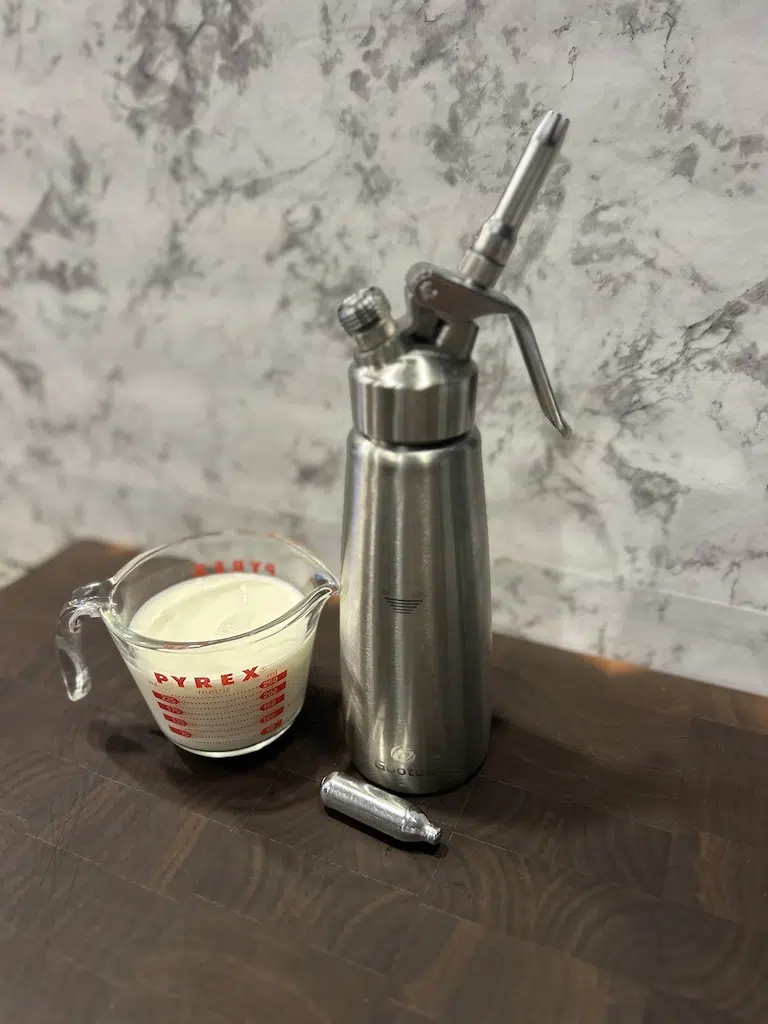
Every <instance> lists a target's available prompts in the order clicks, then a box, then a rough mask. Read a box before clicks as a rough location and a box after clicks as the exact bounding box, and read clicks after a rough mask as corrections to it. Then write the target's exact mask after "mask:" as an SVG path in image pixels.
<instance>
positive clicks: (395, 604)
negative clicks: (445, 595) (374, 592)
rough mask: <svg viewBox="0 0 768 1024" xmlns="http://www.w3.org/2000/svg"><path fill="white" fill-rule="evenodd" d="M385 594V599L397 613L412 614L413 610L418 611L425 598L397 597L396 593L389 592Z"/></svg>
mask: <svg viewBox="0 0 768 1024" xmlns="http://www.w3.org/2000/svg"><path fill="white" fill-rule="evenodd" d="M383 596H384V600H385V601H386V602H387V604H388V605H389V607H390V608H391V609H392V611H393V612H394V613H395V614H396V615H410V614H411V612H415V611H416V609H417V608H418V607H419V605H420V604H421V602H422V601H423V600H424V598H423V597H395V595H394V594H387V593H385V594H384V595H383Z"/></svg>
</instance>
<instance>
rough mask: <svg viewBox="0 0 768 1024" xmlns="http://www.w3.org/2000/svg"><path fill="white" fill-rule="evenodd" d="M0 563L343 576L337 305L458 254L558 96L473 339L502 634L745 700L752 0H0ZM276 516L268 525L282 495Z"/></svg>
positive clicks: (766, 393)
mask: <svg viewBox="0 0 768 1024" xmlns="http://www.w3.org/2000/svg"><path fill="white" fill-rule="evenodd" d="M0 15H1V17H0V246H2V251H3V258H2V262H0V397H1V398H2V401H1V402H0V432H1V433H2V438H3V444H2V449H1V450H0V481H2V488H1V489H0V560H1V561H4V562H5V563H6V564H8V565H9V566H11V567H15V566H23V565H25V564H29V563H32V562H34V561H36V560H39V559H40V558H41V557H44V556H46V555H47V554H49V553H50V552H51V551H52V550H53V549H55V548H56V547H57V546H58V545H60V544H61V543H62V542H63V541H65V540H66V539H67V538H69V537H71V536H74V535H83V534H90V535H100V536H105V537H108V538H113V539H116V540H128V541H138V542H150V541H155V540H160V539H165V538H168V539H170V538H172V537H174V536H176V535H178V534H179V533H183V532H189V530H190V529H197V528H198V527H206V528H212V527H215V526H217V525H219V524H221V525H226V524H229V523H232V524H238V523H249V524H251V525H254V524H259V523H263V524H265V525H270V526H273V525H277V524H280V525H282V526H283V527H284V529H285V530H286V531H288V532H293V533H294V534H296V535H298V536H301V537H302V538H303V539H305V540H306V541H307V542H309V543H311V544H313V545H314V546H316V547H317V548H318V549H319V550H320V551H321V553H323V554H324V555H325V557H327V558H330V559H331V561H333V560H335V559H337V547H338V517H339V508H340V491H341V485H342V475H343V444H344V436H345V434H346V431H347V429H348V423H349V419H348V409H347V395H346V362H347V358H348V352H347V346H346V342H345V340H344V338H343V336H342V335H341V333H340V331H339V330H338V329H337V327H336V326H335V322H334V311H335V307H336V305H337V303H338V301H339V300H340V299H341V298H343V297H344V296H345V295H346V294H347V293H348V292H349V291H351V290H353V289H354V288H356V287H358V286H360V285H362V284H365V283H368V282H376V283H378V284H380V285H382V286H383V287H384V288H385V289H386V290H387V291H389V292H390V293H391V294H392V296H393V298H395V297H397V296H398V295H399V294H400V292H401V288H402V278H403V274H404V272H405V270H406V269H407V267H408V266H409V265H410V264H411V263H412V262H414V261H415V260H417V259H434V260H435V261H436V262H441V263H443V264H445V265H448V266H452V265H453V264H455V263H456V261H457V259H458V258H459V255H460V252H461V249H462V244H463V243H465V242H466V240H467V238H468V236H469V235H470V234H471V233H472V231H473V229H475V228H476V227H477V225H478V224H479V223H480V222H481V221H482V220H483V219H484V217H485V216H486V215H487V213H488V212H489V210H490V208H491V206H492V205H493V203H494V201H495V198H496V196H497V194H498V193H499V192H500V190H501V188H502V187H503V185H504V183H505V180H506V177H507V175H508V174H509V172H510V170H511V168H512V166H513V165H514V162H515V159H516V156H517V154H518V153H519V151H520V148H521V145H522V142H523V140H524V139H525V137H526V136H527V134H528V132H529V131H530V128H531V126H532V125H533V124H534V123H535V122H536V120H537V118H538V117H539V116H540V114H541V112H542V111H543V110H545V109H546V108H548V107H554V108H556V109H559V110H561V111H562V112H563V113H565V114H567V115H568V116H570V117H571V119H572V128H571V132H570V134H569V137H568V140H567V142H566V147H565V150H564V152H563V155H562V157H561V158H560V160H559V163H558V165H557V166H556V167H555V169H554V171H553V173H552V175H551V178H550V180H549V183H548V185H547V187H546V190H545V192H544V195H543V197H542V200H541V201H540V202H539V203H538V205H537V206H536V208H535V209H534V211H533V212H532V213H531V215H530V217H529V220H528V222H527V224H526V227H525V231H524V234H523V236H522V237H521V244H520V246H519V250H518V252H517V253H516V254H515V256H514V257H513V259H512V261H511V263H510V268H509V271H508V273H507V274H506V277H505V278H504V279H503V283H504V287H505V288H506V289H507V291H508V292H509V293H510V294H512V295H513V296H514V297H515V298H516V300H517V301H519V302H520V303H521V304H522V305H523V306H524V307H525V308H526V310H527V311H528V313H529V315H530V316H531V319H532V320H533V322H534V324H535V325H536V327H537V329H538V333H539V337H540V343H541V346H542V349H543V350H544V352H545V356H546V358H547V361H548V362H549V364H550V368H551V372H552V376H553V379H554V381H555V384H556V387H557V390H558V392H559V394H560V395H561V396H562V401H563V405H564V408H565V409H566V410H567V414H568V418H569V420H570V421H572V423H573V425H574V428H575V434H576V436H575V438H574V440H572V441H570V442H564V441H561V440H560V439H559V438H558V436H557V435H556V434H554V432H553V431H552V429H551V427H550V426H549V425H548V424H547V422H546V421H545V420H544V419H543V418H542V417H541V415H540V414H539V412H538V410H537V408H536V405H535V400H534V399H533V396H532V395H531V393H530V388H529V385H528V384H527V382H526V379H525V375H524V373H523V372H521V365H520V359H519V356H518V355H517V353H516V352H515V351H514V349H513V348H512V346H511V345H510V341H509V338H508V336H507V334H506V333H505V331H504V329H503V327H499V326H497V327H490V328H488V329H487V330H486V331H485V334H484V340H482V341H481V343H480V345H479V347H478V359H479V361H480V362H481V364H482V370H483V373H484V383H483V387H482V393H481V401H480V424H481V428H482V430H483V435H484V440H485V449H486V467H487V482H488V492H489V493H488V497H489V508H490V520H491V534H492V541H493V552H494V587H495V605H496V611H497V623H498V625H499V627H500V628H505V629H511V630H514V631H518V632H521V633H522V634H524V635H528V636H531V637H533V638H536V639H541V640H545V641H549V642H554V643H560V644H563V645H565V646H569V647H572V648H574V649H577V650H581V651H584V652H593V653H603V654H606V655H611V656H617V657H626V658H630V659H633V660H637V661H640V662H642V663H644V664H650V665H654V666H655V667H658V668H665V669H670V670H672V671H685V672H690V673H692V674H695V675H698V676H701V677H703V678H707V679H712V680H714V681H717V682H721V683H724V684H726V685H734V686H744V687H747V688H749V689H753V690H763V691H765V692H768V676H766V674H765V673H764V672H762V670H761V666H762V665H765V664H768V630H767V629H766V625H768V619H767V618H766V614H765V613H766V612H768V571H767V570H768V542H767V541H766V540H765V539H764V537H765V523H766V513H767V512H768V490H767V484H768V481H766V479H765V473H764V466H765V457H766V450H767V448H768V416H766V402H767V401H768V340H766V332H767V330H768V231H766V230H765V227H766V217H767V215H768V175H767V173H766V171H767V168H768V113H767V112H766V106H765V102H764V99H763V94H764V88H763V86H764V83H765V82H766V80H768V51H767V50H766V47H765V45H764V28H765V6H764V0H741V2H740V3H738V4H733V5H730V6H727V7H726V6H724V5H723V4H721V3H719V2H716V0H696V2H694V0H667V2H655V0H629V2H618V0H608V2H600V3H598V2H589V0H560V2H557V0H552V2H551V3H548V4H543V5H531V4H530V3H523V2H522V0H508V2H502V0H484V2H479V0H467V2H457V0H409V2H402V0H400V2H394V3H393V2H386V3H385V2H383V0H366V2H363V0H335V2H331V0H329V2H327V3H323V4H314V3H309V2H308V0H293V2H292V3H286V2H284V0H283V2H280V3H277V2H274V0H263V2H257V0H122V2H118V3H115V2H108V0H89V2H86V0H70V2H69V3H68V4H50V3H44V2H43V0H37V2H34V0H26V2H21V0H0ZM299 509H300V510H301V511H297V510H299Z"/></svg>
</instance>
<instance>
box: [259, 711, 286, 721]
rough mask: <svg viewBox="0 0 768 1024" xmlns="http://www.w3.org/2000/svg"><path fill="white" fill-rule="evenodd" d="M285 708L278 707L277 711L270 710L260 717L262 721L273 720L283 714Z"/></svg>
mask: <svg viewBox="0 0 768 1024" xmlns="http://www.w3.org/2000/svg"><path fill="white" fill-rule="evenodd" d="M282 713H283V709H282V708H278V710H277V711H270V713H269V714H268V715H262V716H261V718H260V719H259V721H260V722H271V721H272V719H273V718H277V717H278V715H282Z"/></svg>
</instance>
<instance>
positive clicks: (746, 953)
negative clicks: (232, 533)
mask: <svg viewBox="0 0 768 1024" xmlns="http://www.w3.org/2000/svg"><path fill="white" fill-rule="evenodd" d="M127 557H128V553H127V552H123V551H120V550H115V549H109V548H106V547H104V546H102V545H99V544H96V543H82V544H77V545H74V546H73V547H72V548H70V549H68V550H67V551H66V552H63V553H62V554H61V555H60V556H57V557H56V558H55V559H53V560H52V561H51V562H49V563H48V564H47V565H45V566H43V567H41V568H40V569H38V570H35V571H34V572H33V573H31V574H30V575H29V576H28V577H27V578H25V579H24V580H20V581H19V582H18V583H16V584H14V585H13V586H11V587H10V588H9V589H8V590H6V591H3V592H0V647H2V652H3V658H2V662H1V663H0V664H2V668H1V669H0V672H2V676H0V758H2V765H3V771H2V772H1V773H0V963H1V964H2V974H1V976H0V1019H2V1020H6V1019H7V1020H9V1021H10V1020H13V1021H18V1022H19V1024H53V1022H55V1024H70V1022H71V1024H139V1022H140V1024H155V1022H157V1024H160V1022H163V1024H182V1022H183V1024H203V1022H205V1024H246V1022H248V1024H250V1022H252V1021H258V1022H259V1024H273V1022H274V1024H336V1022H339V1024H358V1022H360V1024H425V1022H433V1024H465V1022H468V1021H472V1022H475V1021H476V1022H478V1024H518V1022H520V1024H523V1022H524V1024H744V1022H754V1024H758V1022H759V1024H764V1022H765V1021H766V1020H768V867H767V866H766V865H768V825H767V824H766V822H767V821H768V817H766V815H765V812H764V806H765V793H766V789H767V788H768V700H765V699H763V698H760V697H755V696H753V695H747V694H736V693H727V692H725V691H721V690H716V689H714V688H712V687H707V686H703V685H701V684H697V683H694V682H691V681H690V680H684V679H675V678H674V677H671V676H665V675H661V674H658V673H652V672H644V671H642V670H639V669H636V668H633V667H632V666H626V665H620V664H617V663H613V662H605V661H601V660H599V659H595V658H586V657H583V656H580V655H573V654H569V653H567V652H564V651H555V650H552V649H549V648H546V647H542V646H539V645H535V644H529V643H525V642H522V641H516V640H510V639H504V638H500V637H499V638H496V643H495V648H494V688H495V689H494V692H495V704H496V714H495V718H494V729H493V738H492V744H491V750H490V753H489V757H488V759H487V761H486V763H485V765H484V766H483V768H482V769H481V772H480V773H479V774H478V776H477V777H476V778H475V779H473V780H471V781H470V782H469V783H468V784H467V785H466V786H464V787H461V788H460V789H459V790H455V791H454V792H452V793H448V794H443V795H440V796H437V797H430V798H427V799H425V800H424V801H423V805H424V807H425V809H427V810H428V812H429V813H430V814H431V815H432V817H433V818H434V819H435V820H436V821H438V822H440V824H441V825H442V826H443V829H444V842H443V844H442V845H441V847H440V848H439V849H437V850H423V849H414V848H412V847H408V846H404V845H402V844H398V843H395V842H388V841H386V840H383V839H382V838H380V837H378V836H375V835H374V834H372V833H371V832H369V831H367V830H365V829H362V828H358V827H356V826H354V825H352V824H350V823H348V822H346V821H343V820H341V819H340V818H338V817H334V816H331V815H329V814H327V813H326V812H325V811H324V810H323V809H322V808H321V806H320V803H319V799H318V780H319V779H320V778H321V777H322V775H323V774H325V773H326V772H327V771H329V770H330V769H332V768H334V767H342V768H343V767H347V760H346V756H345V753H344V749H343V743H342V736H341V731H340V727H339V719H338V657H339V654H338V632H337V622H336V618H335V616H336V614H337V612H336V611H335V610H334V609H333V608H330V609H329V610H328V613H327V614H326V615H325V616H324V619H323V622H322V623H321V629H320V633H319V637H318V644H317V650H316V655H315V658H314V664H313V669H312V675H311V682H310V688H309V693H308V699H307V704H306V707H305V709H304V711H303V713H302V715H301V716H300V718H299V720H298V721H297V723H296V726H295V727H294V728H293V729H292V730H291V732H290V733H289V734H288V735H287V736H286V737H285V738H284V739H282V740H281V741H280V742H279V743H277V744H275V745H274V746H273V747H271V748H269V749H268V750H267V751H265V752H264V754H262V755H261V756H256V757H248V758H243V759H239V760H238V761H237V762H236V763H221V762H211V761H208V760H205V759H201V758H196V757H194V756H192V755H187V754H184V753H182V752H180V751H179V750H177V749H176V748H174V747H173V746H172V745H171V744H170V743H168V741H167V740H165V739H164V737H162V736H161V735H160V734H159V732H158V730H157V729H156V728H155V727H154V725H153V723H152V721H151V719H150V718H149V715H148V714H147V712H146V711H145V710H144V706H143V704H142V701H141V697H140V695H139V694H138V691H137V689H136V687H135V686H134V685H133V683H132V681H131V679H130V677H129V676H128V674H127V672H126V670H125V668H124V667H123V665H122V663H121V661H120V658H119V656H118V655H117V652H116V650H115V649H114V647H113V645H112V644H111V643H110V641H109V640H108V639H107V638H106V637H105V635H104V632H103V630H101V628H100V627H99V626H98V625H97V624H95V625H94V626H93V628H89V629H88V631H87V644H88V649H89V657H90V663H91V666H92V667H93V670H94V676H95V683H94V690H93V693H92V695H91V696H90V697H89V698H88V699H87V700H85V701H83V702H81V703H80V704H77V705H72V704H70V703H69V702H68V701H67V699H66V697H65V695H64V691H63V688H62V686H61V684H60V681H59V679H58V670H57V667H56V665H55V662H54V659H53V656H52V651H51V647H52V645H51V638H52V633H53V627H54V622H55V617H56V613H57V611H58V608H59V605H60V604H61V602H63V600H64V599H65V598H66V597H67V596H68V593H69V592H70V590H71V589H72V588H73V587H75V586H77V585H80V584H82V583H84V582H87V581H88V580H91V579H98V578H103V577H105V576H106V575H109V574H110V573H111V572H113V571H114V570H115V569H116V568H118V567H119V566H120V565H121V564H122V563H123V562H124V561H125V560H126V558H127Z"/></svg>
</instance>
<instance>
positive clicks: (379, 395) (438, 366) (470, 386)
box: [349, 346, 477, 446]
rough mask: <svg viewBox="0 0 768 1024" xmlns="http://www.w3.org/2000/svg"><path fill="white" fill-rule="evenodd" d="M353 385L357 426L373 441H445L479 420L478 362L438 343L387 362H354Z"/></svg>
mask: <svg viewBox="0 0 768 1024" xmlns="http://www.w3.org/2000/svg"><path fill="white" fill-rule="evenodd" d="M349 384H350V394H351V398H352V418H353V421H354V424H355V427H356V428H357V430H359V431H360V433H361V434H364V435H365V436H366V437H369V438H371V440H373V441H381V442H383V443H385V444H392V445H397V444H402V445H419V446H425V445H432V444H441V443H443V442H446V441H450V440H452V439H454V438H456V437H461V436H462V435H464V434H467V433H469V431H470V430H471V429H472V427H473V426H474V424H475V400H476V395H477V367H476V365H475V364H474V362H472V360H466V361H461V362H459V361H458V360H456V359H454V358H452V357H450V356H448V355H446V354H443V353H441V352H440V351H439V350H437V349H435V348H434V346H415V347H413V348H411V349H410V350H409V351H408V352H406V353H405V354H403V355H401V356H400V358H399V359H397V360H395V361H394V362H391V363H386V364H385V365H383V366H375V365H370V364H363V365H361V364H357V363H353V364H352V366H351V367H350V371H349Z"/></svg>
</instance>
